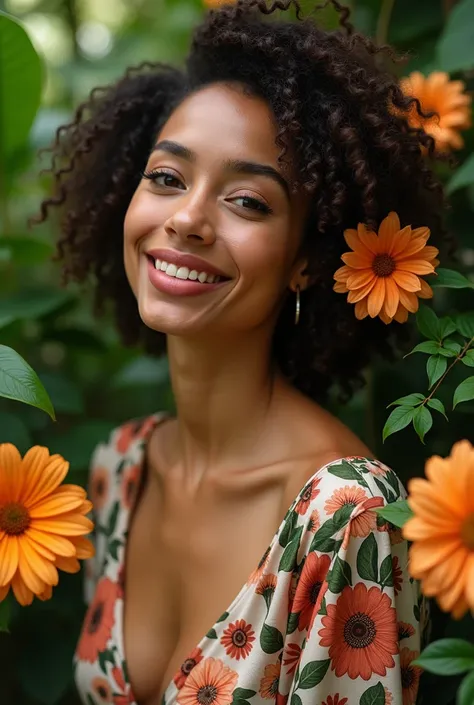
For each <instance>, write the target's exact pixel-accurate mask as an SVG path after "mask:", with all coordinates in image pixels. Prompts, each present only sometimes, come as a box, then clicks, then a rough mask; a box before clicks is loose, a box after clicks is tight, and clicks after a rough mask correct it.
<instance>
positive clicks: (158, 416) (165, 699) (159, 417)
mask: <svg viewBox="0 0 474 705" xmlns="http://www.w3.org/2000/svg"><path fill="white" fill-rule="evenodd" d="M148 418H152V419H154V420H155V423H154V424H153V425H152V426H151V427H150V428H149V429H148V432H147V434H146V436H145V437H144V438H143V437H142V438H140V439H138V440H137V441H136V443H140V444H141V454H142V455H141V458H140V459H139V461H138V464H139V467H140V475H139V484H141V483H142V481H143V473H144V472H145V471H146V466H145V461H146V450H147V443H148V441H149V439H150V436H151V434H152V433H153V431H154V430H155V429H156V428H157V427H158V425H159V424H160V423H161V422H163V421H165V420H166V419H169V418H172V416H171V415H170V414H168V413H167V412H161V413H155V414H152V415H151V416H150V417H148ZM145 422H146V420H145ZM341 460H343V458H341V459H339V460H333V461H331V462H329V463H326V464H325V465H323V466H322V467H320V468H319V469H318V470H317V471H316V472H315V473H313V475H311V477H309V478H308V480H307V481H306V482H305V484H304V486H303V487H302V488H301V490H300V491H299V492H298V494H297V495H296V497H295V498H294V500H293V502H292V503H291V504H290V506H289V507H288V509H287V511H286V512H285V515H284V517H283V519H282V520H281V522H280V524H279V526H278V528H277V530H276V531H275V533H274V534H273V537H272V540H271V541H270V544H269V546H268V548H267V549H266V551H265V552H264V553H263V555H262V558H261V559H260V563H261V562H262V560H263V559H264V558H265V559H267V558H268V560H270V557H271V554H272V551H273V549H274V547H275V544H276V542H277V541H278V539H279V537H280V534H281V531H282V529H283V526H284V525H285V521H286V519H287V517H288V515H289V513H290V512H291V511H292V510H293V508H294V507H295V505H296V503H297V502H298V499H299V497H300V495H301V493H302V491H303V490H304V488H305V487H306V486H307V485H308V484H309V483H310V482H312V481H313V480H314V478H315V477H316V475H318V474H319V473H320V472H321V471H322V470H324V469H325V468H327V467H328V466H329V465H333V464H334V463H337V462H341ZM136 505H137V502H136V503H135V505H134V506H133V507H131V508H130V509H127V510H125V511H126V512H127V516H126V521H125V522H124V523H123V525H122V526H123V529H122V535H123V536H124V537H126V536H127V534H128V530H129V526H130V517H131V516H132V514H133V512H134V511H135V510H136ZM126 562H127V541H126V540H125V541H124V551H123V554H122V561H121V563H120V566H119V570H122V571H123V575H124V580H123V585H124V586H125V573H126ZM251 575H252V573H250V575H249V576H248V577H247V580H246V582H245V583H244V584H243V585H242V587H241V588H240V590H239V592H238V593H237V595H236V596H235V597H234V599H233V600H232V602H231V604H230V605H229V606H228V607H227V608H226V609H225V610H224V611H223V612H221V614H220V615H218V617H217V619H216V621H215V622H214V624H213V625H212V626H210V628H209V629H208V631H207V632H206V633H205V634H204V636H203V637H202V639H201V640H200V641H199V642H198V643H197V644H196V646H195V647H194V649H201V651H202V647H203V645H204V643H205V641H206V639H207V635H208V634H209V633H210V632H211V631H212V630H215V629H216V627H218V625H219V621H220V617H221V616H222V615H223V614H227V616H229V615H230V613H231V612H232V611H233V610H234V609H235V608H236V607H237V605H238V604H239V603H240V601H241V600H242V599H243V597H244V596H245V595H246V594H247V592H248V590H250V589H251V588H252V583H251V581H250V580H249V578H250V576H251ZM125 599H126V592H125V587H124V588H123V595H122V599H121V601H120V604H119V607H118V609H119V614H120V619H119V624H120V627H121V628H120V631H119V633H118V634H117V637H116V638H117V641H118V650H119V652H120V655H121V659H122V664H123V670H124V671H125V672H126V673H128V668H127V665H128V661H127V658H126V654H125ZM175 675H176V673H175V674H173V676H172V677H171V681H170V683H168V685H167V686H166V688H165V690H163V691H162V697H161V705H167V704H168V703H169V702H170V698H171V694H173V693H174V694H176V692H177V691H178V688H177V686H176V684H175V682H174V678H175ZM129 688H130V691H129V692H130V697H131V698H132V700H131V701H130V705H138V701H137V699H136V698H135V694H134V693H133V688H132V685H131V683H129Z"/></svg>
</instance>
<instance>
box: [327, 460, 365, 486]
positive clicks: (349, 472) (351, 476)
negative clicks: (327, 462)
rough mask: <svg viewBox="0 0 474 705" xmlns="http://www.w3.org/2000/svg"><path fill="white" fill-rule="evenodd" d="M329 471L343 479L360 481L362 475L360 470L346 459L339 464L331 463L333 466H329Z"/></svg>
mask: <svg viewBox="0 0 474 705" xmlns="http://www.w3.org/2000/svg"><path fill="white" fill-rule="evenodd" d="M328 472H329V473H331V475H335V476H336V477H340V478H341V479H342V480H357V481H359V480H360V479H361V475H360V472H359V470H356V469H355V467H353V466H352V465H351V464H350V463H348V462H347V461H346V460H343V461H342V462H341V463H338V464H337V465H331V467H330V468H328Z"/></svg>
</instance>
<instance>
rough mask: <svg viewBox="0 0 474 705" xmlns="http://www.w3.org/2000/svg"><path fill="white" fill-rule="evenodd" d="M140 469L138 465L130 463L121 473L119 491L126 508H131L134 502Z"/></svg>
mask: <svg viewBox="0 0 474 705" xmlns="http://www.w3.org/2000/svg"><path fill="white" fill-rule="evenodd" d="M140 471H141V468H140V466H139V465H131V466H130V467H128V468H127V469H126V470H125V471H124V473H123V476H122V486H121V492H122V503H123V506H124V507H125V508H126V509H132V507H133V505H134V504H135V500H136V498H137V493H138V485H139V483H140Z"/></svg>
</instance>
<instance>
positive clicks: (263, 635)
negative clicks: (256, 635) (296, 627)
mask: <svg viewBox="0 0 474 705" xmlns="http://www.w3.org/2000/svg"><path fill="white" fill-rule="evenodd" d="M260 646H261V647H262V650H263V651H265V653H266V654H274V653H275V652H277V651H280V649H282V648H283V635H282V633H281V632H280V631H279V630H278V629H277V628H276V627H271V626H270V625H269V624H264V625H263V628H262V631H261V632H260Z"/></svg>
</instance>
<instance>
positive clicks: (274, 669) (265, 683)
mask: <svg viewBox="0 0 474 705" xmlns="http://www.w3.org/2000/svg"><path fill="white" fill-rule="evenodd" d="M280 673H281V662H280V661H277V663H270V664H268V666H265V670H264V671H263V674H264V675H263V678H262V680H261V681H260V688H259V691H258V692H259V693H260V695H261V696H262V698H265V700H274V699H275V697H276V698H277V700H278V686H279V685H280Z"/></svg>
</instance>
